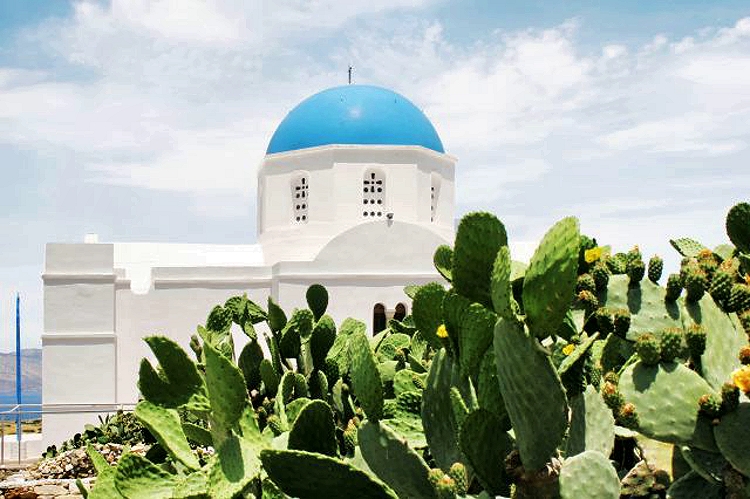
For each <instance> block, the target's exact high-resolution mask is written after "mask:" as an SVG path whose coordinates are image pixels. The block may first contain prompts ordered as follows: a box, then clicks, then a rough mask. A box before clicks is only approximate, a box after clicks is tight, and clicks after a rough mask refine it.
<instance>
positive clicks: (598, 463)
mask: <svg viewBox="0 0 750 499" xmlns="http://www.w3.org/2000/svg"><path fill="white" fill-rule="evenodd" d="M619 497H620V478H619V477H618V476H617V471H615V469H614V467H613V466H612V464H610V462H609V459H608V458H607V457H605V456H604V455H603V454H600V453H599V452H597V451H591V450H589V451H586V452H583V453H581V454H578V455H576V456H575V457H572V458H570V459H566V460H565V462H564V463H563V467H562V469H561V470H560V498H561V499H588V498H591V499H610V498H611V499H619Z"/></svg>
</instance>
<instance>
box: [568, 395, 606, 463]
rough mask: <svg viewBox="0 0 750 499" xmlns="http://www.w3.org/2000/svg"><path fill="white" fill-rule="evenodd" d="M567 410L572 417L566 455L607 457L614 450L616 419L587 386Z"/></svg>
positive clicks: (602, 401) (598, 396) (599, 397)
mask: <svg viewBox="0 0 750 499" xmlns="http://www.w3.org/2000/svg"><path fill="white" fill-rule="evenodd" d="M570 408H571V410H572V412H573V416H572V417H571V420H570V431H569V434H568V441H567V444H566V449H565V454H566V455H567V456H568V457H571V456H575V455H576V454H580V453H582V452H584V451H588V450H594V451H598V452H600V453H601V454H603V455H605V456H609V455H610V454H611V453H612V449H613V448H614V446H615V438H614V435H615V419H614V418H613V417H612V411H611V410H610V409H609V407H607V405H606V404H605V403H604V400H602V397H601V395H599V392H597V391H596V389H595V388H594V387H593V386H591V385H589V386H587V387H586V391H585V392H583V393H581V394H580V395H576V396H575V397H573V399H571V401H570Z"/></svg>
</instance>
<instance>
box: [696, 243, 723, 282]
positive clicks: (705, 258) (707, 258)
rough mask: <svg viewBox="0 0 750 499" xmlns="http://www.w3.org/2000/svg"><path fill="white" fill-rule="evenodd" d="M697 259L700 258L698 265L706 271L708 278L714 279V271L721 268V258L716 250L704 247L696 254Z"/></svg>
mask: <svg viewBox="0 0 750 499" xmlns="http://www.w3.org/2000/svg"><path fill="white" fill-rule="evenodd" d="M696 259H697V260H698V266H699V267H700V269H701V270H702V271H703V272H705V274H706V276H707V277H708V279H709V280H711V279H713V277H714V273H715V272H716V270H717V269H718V268H719V259H718V257H717V256H716V255H715V254H714V252H713V251H711V250H710V249H703V250H701V251H700V252H699V253H698V255H696Z"/></svg>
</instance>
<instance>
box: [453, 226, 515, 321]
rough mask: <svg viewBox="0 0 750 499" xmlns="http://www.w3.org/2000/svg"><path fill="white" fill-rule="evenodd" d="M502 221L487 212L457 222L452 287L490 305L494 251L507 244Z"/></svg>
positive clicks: (483, 303)
mask: <svg viewBox="0 0 750 499" xmlns="http://www.w3.org/2000/svg"><path fill="white" fill-rule="evenodd" d="M507 244H508V236H507V234H506V233H505V227H504V226H503V224H502V222H500V220H498V219H497V217H495V215H492V214H490V213H483V212H475V213H469V214H468V215H465V216H464V217H463V218H462V219H461V222H460V223H459V224H458V231H456V244H455V249H454V253H453V275H452V277H453V288H454V289H455V290H456V292H457V293H458V294H460V295H463V296H465V297H467V298H469V299H470V300H471V301H475V302H478V303H481V304H482V305H485V306H487V307H491V306H492V299H491V292H490V276H491V275H492V266H493V264H494V263H495V258H496V257H497V252H498V250H499V249H500V247H502V246H507Z"/></svg>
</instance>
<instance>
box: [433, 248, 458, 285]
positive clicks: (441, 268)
mask: <svg viewBox="0 0 750 499" xmlns="http://www.w3.org/2000/svg"><path fill="white" fill-rule="evenodd" d="M432 262H433V263H434V264H435V268H436V269H437V271H438V272H440V275H441V276H443V278H444V279H445V280H446V281H448V282H451V281H452V280H453V250H452V249H451V247H450V246H448V245H446V244H441V245H440V246H438V247H437V249H436V250H435V254H434V255H433V257H432Z"/></svg>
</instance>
